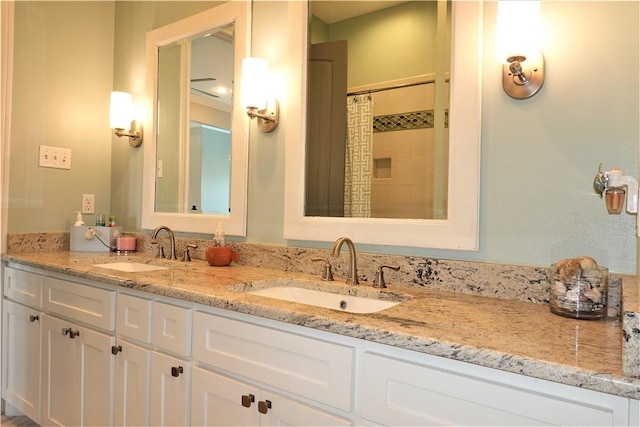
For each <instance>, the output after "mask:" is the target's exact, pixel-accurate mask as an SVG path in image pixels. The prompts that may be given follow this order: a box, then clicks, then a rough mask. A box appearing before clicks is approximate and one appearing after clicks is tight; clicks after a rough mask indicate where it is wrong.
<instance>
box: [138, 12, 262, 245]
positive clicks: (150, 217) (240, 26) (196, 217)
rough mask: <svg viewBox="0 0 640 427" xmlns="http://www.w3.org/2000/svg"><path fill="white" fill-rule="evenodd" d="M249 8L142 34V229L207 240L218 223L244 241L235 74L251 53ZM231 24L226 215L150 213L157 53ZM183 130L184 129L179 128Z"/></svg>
mask: <svg viewBox="0 0 640 427" xmlns="http://www.w3.org/2000/svg"><path fill="white" fill-rule="evenodd" d="M250 14H251V7H250V5H249V2H244V1H230V2H228V3H224V4H222V5H220V6H216V7H214V8H212V9H209V10H206V11H204V12H200V13H197V14H195V15H192V16H190V17H187V18H184V19H182V20H179V21H176V22H173V23H171V24H168V25H166V26H164V27H160V28H157V29H155V30H152V31H149V32H148V33H147V39H146V66H147V86H146V97H145V99H146V102H147V105H146V111H148V112H151V114H149V115H148V117H146V118H145V123H144V126H145V129H148V130H147V131H145V144H144V145H143V148H144V163H143V168H144V171H143V189H142V228H145V229H153V228H155V227H157V226H159V225H166V226H168V227H170V228H171V229H172V230H173V231H181V232H192V233H206V234H212V233H213V230H214V229H215V226H216V224H217V223H218V222H221V223H222V224H223V225H224V229H225V233H226V234H227V235H231V236H246V234H247V232H246V228H247V227H246V223H247V185H248V184H247V183H248V164H249V121H248V119H247V116H246V114H245V113H244V110H243V109H242V107H241V106H240V96H239V93H240V72H241V67H242V59H243V58H244V57H246V56H249V52H250V42H251V38H250V31H251V29H250V27H249V23H250V22H251V16H250ZM232 22H235V40H234V64H233V67H234V69H233V75H234V88H233V90H234V92H235V95H234V97H233V106H232V119H231V188H230V200H229V206H230V213H229V215H208V214H190V213H186V212H185V213H175V212H156V211H155V205H156V202H155V200H156V199H155V189H156V144H157V138H156V130H157V116H158V109H157V105H158V104H157V98H158V91H157V75H158V48H159V47H161V46H165V45H167V44H171V43H174V42H176V41H178V40H182V39H184V38H189V37H192V36H195V35H197V34H202V33H204V32H206V31H207V30H209V29H213V28H219V27H222V26H224V25H227V24H230V23H232ZM183 126H185V127H186V128H187V129H188V124H183Z"/></svg>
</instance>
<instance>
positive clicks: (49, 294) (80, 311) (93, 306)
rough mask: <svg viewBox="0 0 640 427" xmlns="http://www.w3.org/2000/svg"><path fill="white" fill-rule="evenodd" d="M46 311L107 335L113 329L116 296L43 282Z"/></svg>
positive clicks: (75, 285)
mask: <svg viewBox="0 0 640 427" xmlns="http://www.w3.org/2000/svg"><path fill="white" fill-rule="evenodd" d="M44 290H45V291H44V301H43V306H44V309H45V311H48V312H50V313H54V314H59V315H61V316H65V317H68V318H70V319H73V320H77V321H79V322H83V323H86V324H88V325H91V326H95V327H98V328H102V329H105V330H108V331H113V330H114V329H115V307H116V293H115V291H108V290H105V289H99V288H94V287H92V286H88V285H81V284H79V283H73V282H67V281H66V280H59V279H54V278H52V277H45V278H44Z"/></svg>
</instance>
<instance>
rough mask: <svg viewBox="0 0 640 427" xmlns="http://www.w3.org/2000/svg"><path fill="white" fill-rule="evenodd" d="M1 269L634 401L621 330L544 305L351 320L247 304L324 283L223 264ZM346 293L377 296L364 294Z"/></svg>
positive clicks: (419, 304) (444, 295)
mask: <svg viewBox="0 0 640 427" xmlns="http://www.w3.org/2000/svg"><path fill="white" fill-rule="evenodd" d="M125 259H126V260H128V261H132V260H133V261H138V262H145V263H164V264H165V265H166V266H170V267H172V268H169V269H165V270H155V271H150V272H140V273H125V272H119V271H115V270H111V269H106V268H103V267H96V266H94V264H100V263H105V262H119V261H123V260H125ZM3 260H4V261H10V262H16V263H20V264H23V265H27V266H32V267H37V268H42V269H45V270H48V271H52V272H58V273H64V274H69V275H72V276H75V277H78V278H85V279H91V280H97V281H100V282H102V283H105V284H110V285H115V286H122V287H126V288H130V289H136V290H139V291H144V292H149V293H153V294H158V295H164V296H167V297H173V298H177V299H181V300H185V301H190V302H195V303H199V304H204V305H208V306H212V307H218V308H222V309H226V310H232V311H236V312H240V313H246V314H251V315H255V316H259V317H265V318H269V319H273V320H278V321H282V322H287V323H291V324H295V325H300V326H305V327H309V328H314V329H318V330H323V331H327V332H332V333H336V334H341V335H346V336H350V337H354V338H360V339H364V340H368V341H372V342H377V343H381V344H387V345H391V346H395V347H400V348H404V349H408V350H413V351H417V352H422V353H427V354H431V355H435V356H442V357H446V358H449V359H454V360H459V361H463V362H469V363H473V364H477V365H481V366H486V367H489V368H495V369H500V370H504V371H508V372H513V373H517V374H523V375H527V376H531V377H535V378H541V379H545V380H550V381H555V382H559V383H563V384H568V385H572V386H577V387H582V388H585V389H590V390H596V391H602V392H605V393H610V394H615V395H619V396H623V397H629V398H633V399H640V379H637V378H631V377H627V376H624V375H623V374H622V366H621V364H622V325H621V323H620V322H619V321H615V320H613V321H612V320H602V321H586V320H575V319H568V318H563V317H560V316H556V315H554V314H552V313H550V312H549V308H548V306H546V305H543V304H532V303H527V302H522V301H512V300H504V299H497V298H489V297H482V296H473V295H464V294H460V293H453V292H444V291H434V290H425V289H422V288H416V287H411V286H397V285H396V286H394V285H393V284H392V283H387V286H388V288H387V289H385V290H382V292H383V293H384V294H385V295H382V296H400V297H401V298H403V299H405V300H404V301H403V302H402V303H401V304H398V305H396V306H394V307H391V308H388V309H386V310H383V311H380V312H377V313H372V314H353V313H348V312H341V311H337V310H331V309H324V308H317V307H312V306H308V305H303V304H297V303H291V302H286V301H280V300H276V299H272V298H264V297H260V296H255V295H250V294H246V293H244V292H242V290H243V289H247V288H253V287H260V286H261V285H262V286H264V284H266V283H267V281H269V282H268V283H270V284H273V283H274V281H275V282H278V281H282V282H286V281H287V278H300V279H307V280H312V281H315V282H316V283H317V285H318V286H319V287H321V286H326V282H321V281H320V280H318V277H317V276H309V275H306V274H296V273H285V272H283V271H280V270H271V269H266V268H257V267H247V266H238V265H232V266H230V267H220V268H218V267H211V266H209V264H207V263H206V262H205V261H200V260H194V261H192V262H190V263H184V262H180V261H167V260H157V259H152V258H148V257H145V254H137V255H136V256H135V257H127V256H117V255H115V254H108V253H105V254H98V253H82V252H46V253H43V252H38V253H15V254H8V255H3ZM331 286H337V287H339V288H340V289H344V290H345V293H350V294H354V293H355V294H356V295H361V296H368V297H379V296H380V293H381V291H380V290H377V289H373V288H371V287H370V286H366V285H359V286H356V287H350V286H348V285H345V284H344V283H343V282H341V281H339V280H336V281H335V282H331Z"/></svg>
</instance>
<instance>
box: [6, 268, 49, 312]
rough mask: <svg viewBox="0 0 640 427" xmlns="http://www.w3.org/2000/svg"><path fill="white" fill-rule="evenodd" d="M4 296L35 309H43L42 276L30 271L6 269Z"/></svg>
mask: <svg viewBox="0 0 640 427" xmlns="http://www.w3.org/2000/svg"><path fill="white" fill-rule="evenodd" d="M4 296H5V297H7V298H9V299H12V300H14V301H16V302H21V303H22V304H25V305H28V306H30V307H34V308H41V307H42V276H41V275H39V274H35V273H30V272H28V271H22V270H16V269H15V268H11V267H6V268H5V269H4Z"/></svg>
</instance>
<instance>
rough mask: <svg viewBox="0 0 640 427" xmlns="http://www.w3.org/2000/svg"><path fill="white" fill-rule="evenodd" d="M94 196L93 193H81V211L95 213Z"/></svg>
mask: <svg viewBox="0 0 640 427" xmlns="http://www.w3.org/2000/svg"><path fill="white" fill-rule="evenodd" d="M95 207H96V196H95V194H83V195H82V213H83V214H92V213H95V210H96V209H95Z"/></svg>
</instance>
